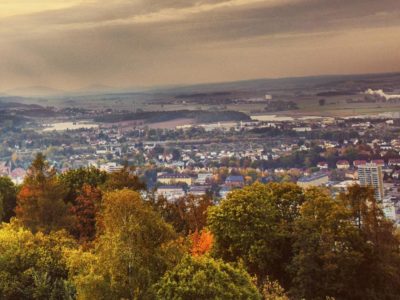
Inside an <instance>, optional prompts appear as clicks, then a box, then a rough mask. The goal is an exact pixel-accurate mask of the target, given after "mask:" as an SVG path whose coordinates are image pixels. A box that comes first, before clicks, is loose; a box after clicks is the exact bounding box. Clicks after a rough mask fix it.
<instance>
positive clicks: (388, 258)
mask: <svg viewBox="0 0 400 300" xmlns="http://www.w3.org/2000/svg"><path fill="white" fill-rule="evenodd" d="M0 220H1V221H2V225H0V299H5V300H8V299H10V300H11V299H12V300H14V299H132V300H133V299H267V300H272V299H280V300H287V299H356V300H357V299H398V295H399V294H400V253H399V245H400V240H399V235H398V232H397V230H396V228H395V226H394V225H393V223H392V222H390V221H389V220H387V219H386V218H385V217H384V214H383V212H382V210H381V208H380V206H379V204H378V203H377V201H376V200H375V198H374V191H373V190H372V189H371V188H368V187H360V186H357V185H356V186H353V187H350V188H349V190H348V191H347V192H346V193H342V194H340V195H339V196H337V197H336V198H333V197H332V196H331V195H330V193H329V192H328V191H327V190H325V189H322V188H309V189H302V188H300V187H299V186H297V185H296V184H293V183H273V182H272V183H268V184H262V183H258V182H257V183H254V184H253V185H251V186H247V187H244V188H242V189H238V190H234V191H232V192H231V193H230V194H229V195H228V196H227V198H226V199H224V200H222V201H221V202H219V203H215V202H214V201H213V200H212V199H210V198H208V197H195V196H192V195H188V196H186V197H183V198H181V199H179V200H177V201H176V202H169V201H167V200H166V199H164V198H162V197H160V198H156V197H154V196H153V195H152V194H151V193H150V192H148V191H147V190H146V185H145V183H144V182H142V181H141V180H140V179H139V178H138V177H137V176H136V175H135V171H134V168H132V167H125V168H124V169H123V170H121V171H118V172H115V173H111V174H107V173H104V172H102V171H100V170H98V169H96V168H81V169H77V170H70V171H67V172H65V173H63V174H58V173H57V172H56V170H55V169H54V168H52V167H50V165H49V164H48V162H47V161H46V158H45V157H44V156H43V155H42V154H38V155H37V156H36V158H35V160H34V161H33V163H32V165H31V166H30V168H29V171H28V175H27V177H26V178H25V180H24V182H23V184H22V185H20V186H15V185H14V184H13V183H12V182H11V181H10V180H9V179H8V178H5V177H1V178H0Z"/></svg>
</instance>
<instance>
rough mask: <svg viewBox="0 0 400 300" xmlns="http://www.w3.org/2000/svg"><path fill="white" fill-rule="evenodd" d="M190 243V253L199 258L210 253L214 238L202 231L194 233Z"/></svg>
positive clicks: (209, 233)
mask: <svg viewBox="0 0 400 300" xmlns="http://www.w3.org/2000/svg"><path fill="white" fill-rule="evenodd" d="M190 239H191V242H192V248H191V253H192V255H193V256H201V255H204V254H207V253H209V252H210V251H211V248H212V245H213V240H214V237H213V235H212V234H211V232H210V231H208V230H207V229H203V230H202V231H201V232H200V233H199V232H198V231H196V232H195V233H193V234H192V235H191V236H190Z"/></svg>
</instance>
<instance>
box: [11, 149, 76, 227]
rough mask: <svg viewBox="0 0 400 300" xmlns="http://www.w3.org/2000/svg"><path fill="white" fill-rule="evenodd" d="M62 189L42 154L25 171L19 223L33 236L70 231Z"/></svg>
mask: <svg viewBox="0 0 400 300" xmlns="http://www.w3.org/2000/svg"><path fill="white" fill-rule="evenodd" d="M64 196H65V189H64V187H63V185H62V184H61V183H60V182H59V180H58V179H57V176H56V171H55V170H54V169H53V168H51V167H50V166H49V165H48V163H47V162H46V160H45V157H44V156H43V155H42V154H38V155H37V156H36V158H35V160H34V161H33V162H32V165H31V166H30V168H29V170H28V174H27V176H26V178H25V180H24V183H23V185H22V188H21V191H20V192H19V193H18V197H17V208H16V215H17V218H18V220H19V221H20V222H21V223H22V224H23V225H24V226H26V227H28V228H29V229H31V230H32V231H33V232H37V231H43V232H45V233H49V232H50V231H52V230H59V229H63V228H69V227H70V225H71V223H72V218H71V215H70V214H69V208H68V205H67V204H66V203H65V202H64Z"/></svg>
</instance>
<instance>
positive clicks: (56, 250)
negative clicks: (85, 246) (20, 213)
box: [0, 224, 76, 300]
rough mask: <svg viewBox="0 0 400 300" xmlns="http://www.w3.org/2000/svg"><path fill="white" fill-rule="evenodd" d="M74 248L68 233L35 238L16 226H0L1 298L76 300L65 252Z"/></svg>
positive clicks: (10, 299) (37, 235) (40, 235)
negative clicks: (74, 299)
mask: <svg viewBox="0 0 400 300" xmlns="http://www.w3.org/2000/svg"><path fill="white" fill-rule="evenodd" d="M75 246H76V245H75V243H74V241H73V239H71V238H69V237H68V236H67V235H66V233H65V232H57V233H51V234H50V235H44V234H42V233H37V234H33V233H31V232H30V231H28V230H26V229H22V228H18V227H16V226H15V224H3V225H2V226H0V298H1V299H5V300H8V299H9V300H13V299H21V300H25V299H26V300H28V299H38V300H39V299H53V300H58V299H73V298H74V295H75V289H74V287H73V285H72V284H71V283H70V282H69V281H68V271H67V268H66V264H65V260H64V257H63V251H64V250H66V249H73V248H74V247H75Z"/></svg>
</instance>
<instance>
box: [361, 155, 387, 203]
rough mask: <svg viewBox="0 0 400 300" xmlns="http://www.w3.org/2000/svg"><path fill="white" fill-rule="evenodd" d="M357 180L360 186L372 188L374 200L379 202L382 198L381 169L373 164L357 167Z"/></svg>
mask: <svg viewBox="0 0 400 300" xmlns="http://www.w3.org/2000/svg"><path fill="white" fill-rule="evenodd" d="M358 180H359V181H360V185H361V186H372V187H373V188H374V189H375V198H376V200H377V201H379V202H381V201H382V200H383V197H384V190H383V174H382V167H381V166H380V165H377V164H375V163H367V164H365V165H360V166H358Z"/></svg>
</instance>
